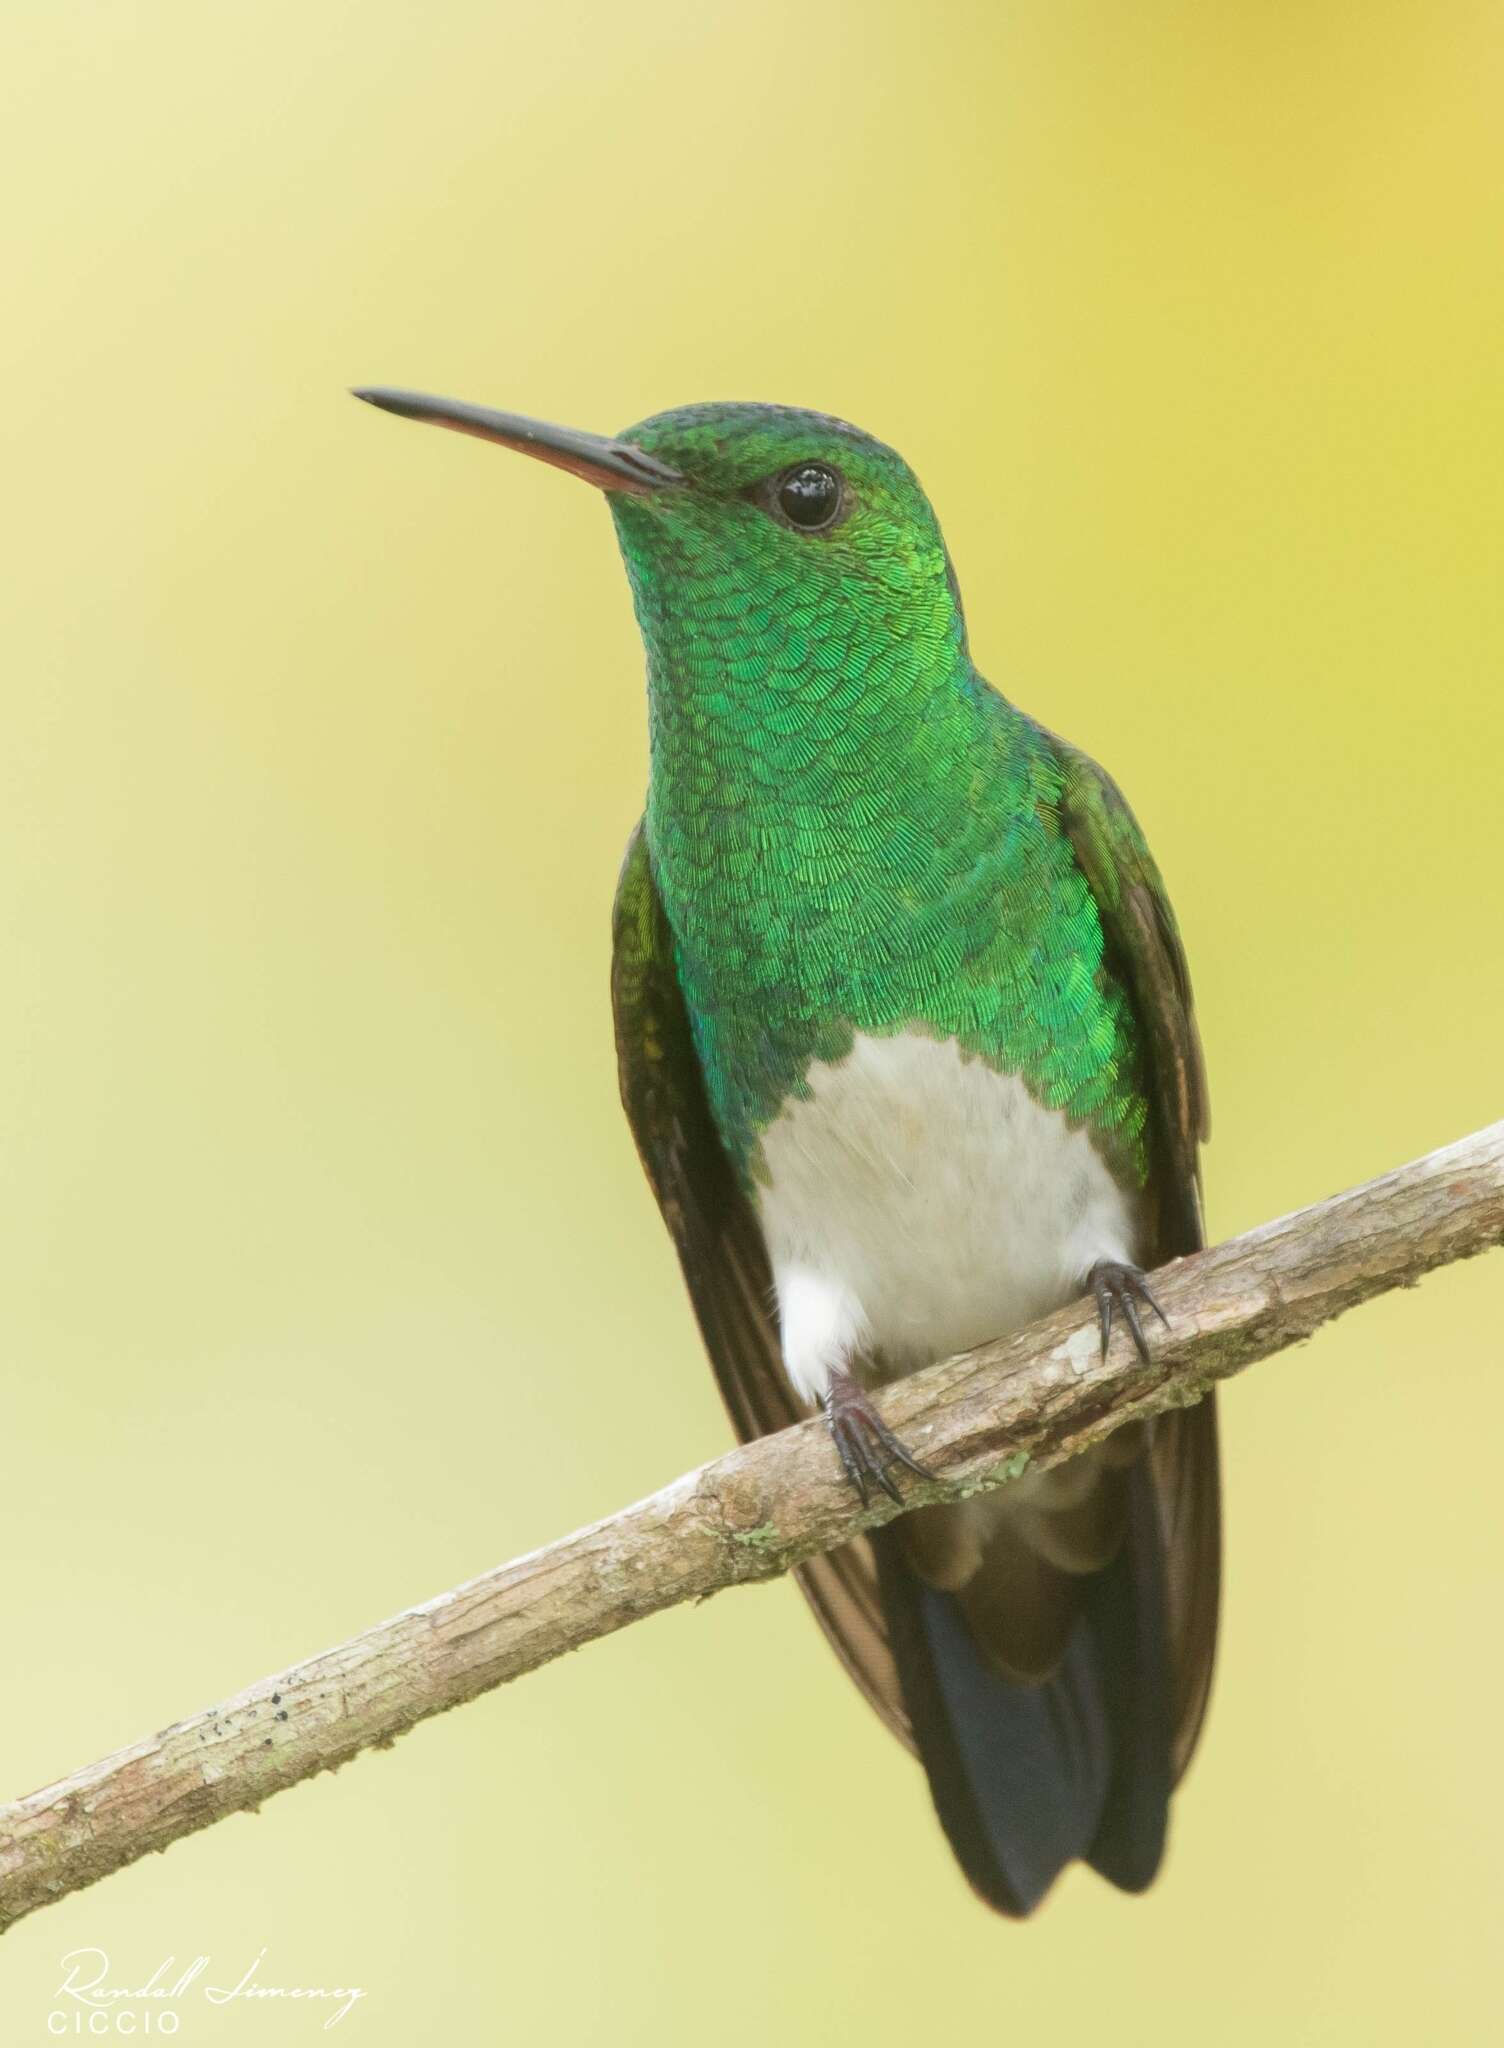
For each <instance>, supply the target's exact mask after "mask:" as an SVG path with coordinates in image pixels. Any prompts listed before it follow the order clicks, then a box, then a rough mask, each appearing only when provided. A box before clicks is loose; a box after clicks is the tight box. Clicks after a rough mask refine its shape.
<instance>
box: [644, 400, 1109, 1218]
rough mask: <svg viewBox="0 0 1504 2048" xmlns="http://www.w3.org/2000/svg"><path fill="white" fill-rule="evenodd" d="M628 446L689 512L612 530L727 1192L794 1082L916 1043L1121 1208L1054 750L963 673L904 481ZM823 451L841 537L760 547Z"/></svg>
mask: <svg viewBox="0 0 1504 2048" xmlns="http://www.w3.org/2000/svg"><path fill="white" fill-rule="evenodd" d="M628 438H630V439H632V440H634V441H636V442H638V444H639V445H641V446H643V447H646V448H649V449H651V450H652V451H653V452H654V453H657V454H660V455H663V456H664V457H665V459H668V460H671V461H673V462H674V463H675V464H676V466H678V467H681V468H682V469H684V470H685V471H686V473H687V474H688V475H689V476H690V477H691V479H692V480H693V483H694V488H691V489H686V490H684V491H682V492H678V493H675V494H673V496H672V497H666V498H664V499H652V500H648V499H640V498H617V499H613V511H614V514H615V517H616V523H617V530H618V534H619V537H620V540H621V546H622V552H623V554H624V556H625V559H626V564H627V569H628V573H629V575H630V577H631V582H632V589H633V593H634V597H635V601H636V606H637V616H638V621H639V624H640V626H641V629H642V635H643V640H644V642H645V645H646V648H647V656H648V688H649V714H650V732H651V758H652V769H651V779H650V784H649V793H648V805H647V837H648V846H649V851H650V854H651V857H652V862H653V869H654V874H655V878H656V881H657V885H658V888H659V891H660V893H661V896H662V898H663V903H664V908H665V910H666V912H667V915H668V919H669V922H670V925H671V926H672V929H673V932H674V936H675V941H676V946H677V961H678V971H679V978H680V982H681V985H682V987H683V991H684V995H685V1000H686V1003H687V1006H688V1009H689V1013H690V1018H691V1023H692V1026H693V1030H694V1034H695V1042H696V1046H697V1050H698V1052H699V1057H700V1061H701V1065H702V1067H703V1070H704V1074H705V1078H706V1084H707V1088H708V1092H709V1096H710V1103H711V1108H712V1111H713V1114H714V1116H715V1118H716V1122H717V1125H718V1128H719V1130H720V1133H721V1137H722V1140H723V1142H724V1143H725V1145H726V1147H727V1150H728V1151H729V1153H730V1154H731V1157H732V1159H733V1160H734V1162H735V1164H736V1165H737V1168H738V1170H739V1171H740V1172H741V1174H742V1175H743V1177H744V1178H745V1179H746V1180H748V1181H751V1180H755V1178H756V1177H757V1175H758V1172H759V1164H760V1162H759V1139H760V1136H761V1133H762V1132H763V1131H764V1130H765V1129H766V1128H767V1126H768V1125H769V1123H770V1122H771V1121H772V1120H773V1118H774V1117H776V1115H777V1114H778V1112H779V1110H780V1109H781V1107H782V1106H783V1104H784V1103H785V1102H786V1101H787V1099H788V1098H789V1097H790V1096H791V1095H796V1094H798V1093H800V1092H802V1091H803V1090H804V1089H805V1087H806V1076H807V1074H808V1071H809V1068H810V1065H811V1063H812V1062H813V1061H815V1060H823V1061H831V1062H835V1061H839V1060H840V1059H842V1058H843V1057H844V1056H845V1054H846V1053H847V1052H848V1051H849V1050H850V1047H851V1043H852V1038H853V1035H854V1034H855V1033H857V1032H866V1033H870V1034H873V1035H885V1034H890V1033H894V1032H899V1031H906V1030H909V1031H922V1032H928V1033H932V1034H933V1035H934V1036H935V1037H937V1038H954V1039H956V1040H957V1041H958V1042H959V1043H960V1045H961V1046H962V1048H963V1049H964V1050H966V1051H968V1052H970V1053H972V1054H974V1055H975V1056H977V1057H978V1058H981V1059H983V1060H985V1061H987V1062H988V1064H989V1065H991V1066H993V1067H995V1068H996V1069H998V1070H999V1071H1001V1072H1006V1073H1016V1074H1018V1075H1020V1076H1021V1077H1022V1079H1023V1080H1024V1082H1025V1083H1026V1085H1027V1086H1028V1087H1029V1089H1030V1090H1031V1092H1032V1093H1033V1094H1034V1096H1035V1097H1036V1099H1037V1100H1039V1101H1040V1102H1043V1103H1045V1104H1047V1105H1048V1106H1050V1107H1052V1108H1058V1109H1060V1110H1062V1111H1064V1112H1065V1113H1066V1114H1067V1115H1069V1116H1070V1117H1072V1118H1075V1119H1080V1120H1082V1121H1084V1122H1087V1123H1089V1124H1090V1125H1091V1126H1092V1127H1094V1129H1095V1130H1096V1131H1097V1132H1098V1134H1099V1135H1100V1137H1101V1138H1102V1139H1103V1140H1104V1141H1105V1143H1106V1145H1107V1147H1108V1149H1109V1150H1110V1152H1111V1153H1112V1154H1114V1155H1115V1156H1117V1157H1118V1158H1119V1159H1120V1160H1121V1161H1122V1163H1123V1165H1124V1166H1125V1167H1127V1168H1128V1169H1129V1170H1131V1171H1132V1173H1133V1175H1134V1177H1135V1178H1138V1179H1142V1177H1143V1172H1144V1156H1143V1125H1144V1104H1143V1099H1142V1096H1141V1093H1140V1090H1139V1088H1138V1086H1137V1085H1136V1082H1137V1074H1136V1068H1137V1059H1136V1048H1135V1046H1134V1044H1133V1040H1132V1023H1131V1018H1130V1015H1129V1012H1128V1007H1127V1005H1126V1003H1125V1001H1124V999H1123V997H1122V994H1121V992H1120V990H1119V989H1118V988H1117V986H1116V984H1115V983H1114V982H1113V981H1112V980H1111V979H1110V977H1108V976H1107V974H1106V973H1105V972H1104V968H1103V959H1102V933H1101V926H1100V923H1099V920H1098V917H1097V911H1096V906H1095V904H1094V902H1093V901H1092V898H1091V894H1090V891H1089V889H1088V887H1087V884H1086V882H1085V879H1084V877H1083V876H1082V874H1081V872H1080V870H1079V868H1078V867H1077V865H1076V861H1075V858H1074V855H1073V853H1072V851H1071V848H1070V845H1069V842H1068V841H1067V839H1066V838H1065V836H1064V834H1063V833H1062V831H1061V829H1060V824H1059V818H1058V803H1059V797H1060V789H1061V780H1062V778H1061V771H1060V767H1059V763H1058V760H1057V756H1056V753H1055V750H1054V746H1053V744H1052V742H1051V741H1050V740H1049V738H1048V736H1047V735H1046V734H1044V733H1043V732H1041V730H1040V729H1039V728H1038V727H1037V726H1035V725H1034V724H1033V723H1032V722H1031V721H1030V720H1029V719H1027V718H1026V717H1024V716H1023V714H1022V713H1020V712H1019V711H1017V710H1016V709H1015V708H1014V707H1013V706H1012V705H1010V704H1008V703H1007V702H1006V701H1005V700H1004V699H1003V698H1002V697H1000V696H999V695H998V694H997V693H996V692H995V691H993V690H992V689H991V688H990V687H989V686H988V685H987V684H986V683H985V682H984V681H983V680H982V679H981V678H980V677H979V676H978V675H977V673H976V671H975V669H974V668H973V666H972V664H971V660H970V657H969V655H968V653H967V648H966V636H965V629H964V625H963V622H962V616H961V610H960V603H959V598H958V595H957V593H956V589H955V582H954V578H953V576H952V574H951V571H950V565H949V561H948V559H947V557H946V553H945V548H944V544H943V542H942V540H941V537H940V533H939V529H938V527H937V525H936V523H935V520H934V515H933V513H932V512H931V511H930V508H929V505H928V502H927V501H926V500H925V498H924V495H923V493H922V492H921V491H920V489H919V486H918V484H917V483H916V482H915V481H914V479H913V477H912V475H911V474H910V472H909V471H908V469H907V468H906V466H905V465H904V464H903V463H902V462H901V460H900V459H899V458H898V457H897V456H896V455H894V454H893V453H892V451H891V450H889V449H886V448H884V447H882V446H881V444H879V443H876V442H873V441H870V440H868V439H867V437H865V436H862V435H858V434H857V433H856V431H855V430H854V429H851V428H847V427H843V426H842V425H841V424H840V423H839V422H832V421H829V420H824V419H822V418H820V417H819V416H817V415H811V414H803V413H783V412H775V411H774V410H773V409H772V408H755V409H753V408H718V407H694V408H688V409H686V410H685V411H684V412H682V413H677V414H666V415H663V416H662V418H661V419H659V420H655V421H651V422H648V423H647V424H646V425H645V426H644V427H641V428H637V429H634V430H632V431H631V433H630V435H629V436H628ZM833 446H834V448H835V451H836V455H837V457H838V460H839V464H840V468H841V470H842V473H843V475H844V476H845V477H846V478H847V479H848V488H849V491H850V493H851V495H852V499H853V502H852V504H851V507H850V510H849V512H848V514H847V516H846V517H844V518H843V519H842V521H841V523H840V524H839V525H838V526H836V527H835V528H834V530H833V531H832V532H831V533H830V534H829V535H828V536H822V535H806V534H802V533H797V532H793V531H791V530H789V529H788V528H787V527H785V526H780V525H779V524H778V523H777V522H776V520H775V519H774V518H772V517H770V516H769V513H768V511H767V509H766V507H765V504H764V503H763V502H762V500H761V498H760V497H759V494H758V489H757V486H758V484H759V482H760V480H761V479H763V478H764V477H766V476H768V475H769V474H772V473H774V472H776V471H777V470H778V469H779V468H780V466H781V465H787V464H790V463H796V462H799V461H802V460H804V459H806V458H807V457H808V455H809V454H810V452H811V451H812V450H818V452H819V453H820V455H821V456H822V457H825V458H829V456H830V454H831V450H832V447H833Z"/></svg>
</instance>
